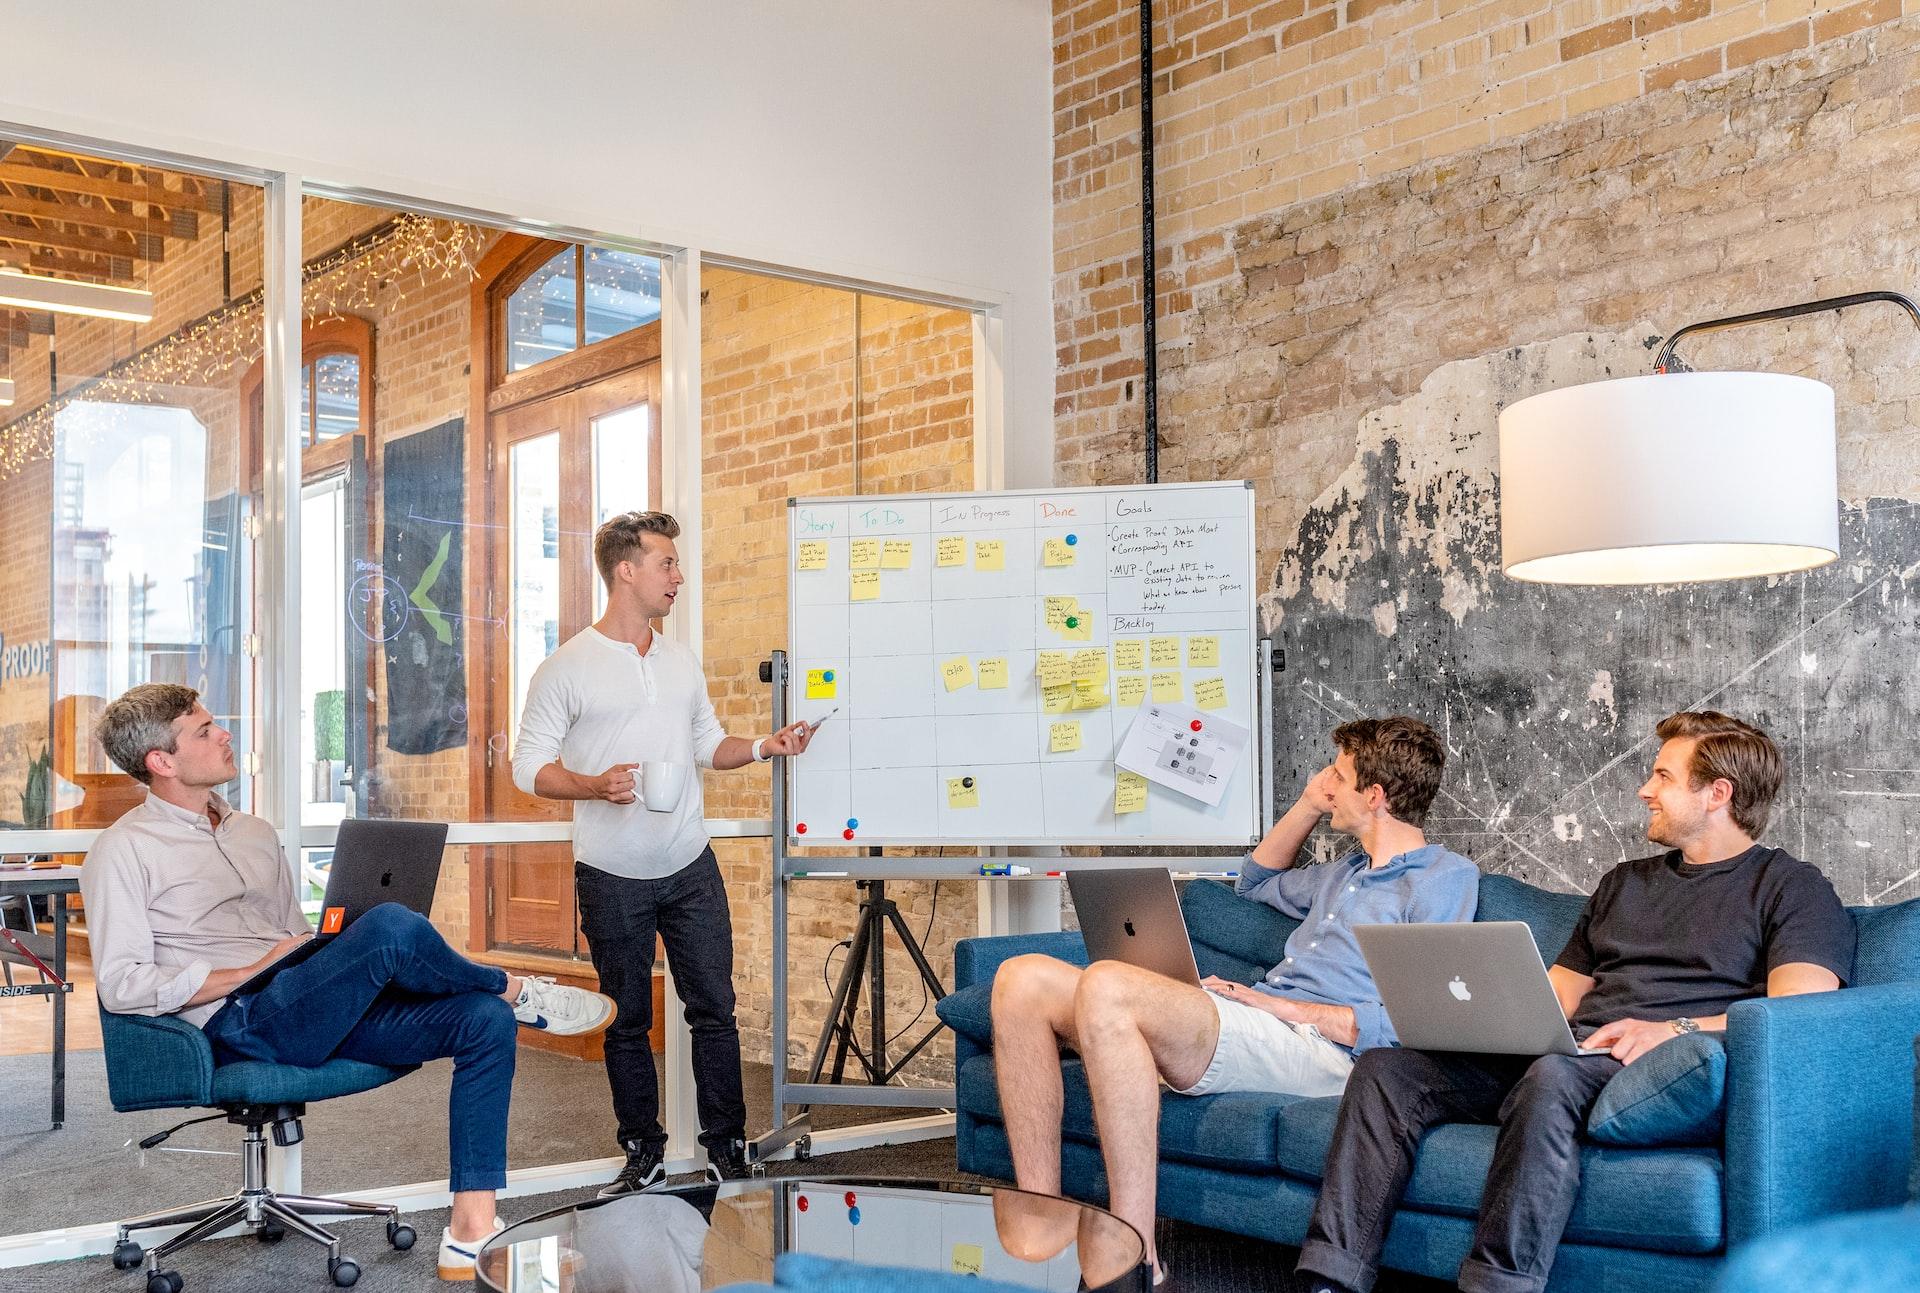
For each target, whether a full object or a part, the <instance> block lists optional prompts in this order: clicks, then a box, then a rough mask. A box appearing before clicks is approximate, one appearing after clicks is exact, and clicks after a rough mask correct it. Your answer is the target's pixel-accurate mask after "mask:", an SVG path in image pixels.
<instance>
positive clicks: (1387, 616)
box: [1373, 602, 1400, 638]
mask: <svg viewBox="0 0 1920 1293" xmlns="http://www.w3.org/2000/svg"><path fill="white" fill-rule="evenodd" d="M1373 627H1374V629H1375V630H1376V631H1378V632H1379V634H1380V636H1381V637H1383V638H1390V637H1392V636H1393V635H1394V633H1395V632H1397V631H1398V630H1399V627H1400V616H1399V615H1398V613H1397V612H1395V610H1394V609H1393V603H1392V602H1381V603H1379V604H1378V605H1376V606H1375V607H1374V608H1373Z"/></svg>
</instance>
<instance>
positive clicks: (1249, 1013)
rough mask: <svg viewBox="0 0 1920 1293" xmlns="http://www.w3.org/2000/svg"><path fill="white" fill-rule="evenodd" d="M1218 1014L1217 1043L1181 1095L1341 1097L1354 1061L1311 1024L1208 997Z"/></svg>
mask: <svg viewBox="0 0 1920 1293" xmlns="http://www.w3.org/2000/svg"><path fill="white" fill-rule="evenodd" d="M1207 996H1208V998H1209V999H1211V1000H1212V1002H1213V1008H1214V1009H1215V1010H1217V1011H1219V1012H1220V1042H1219V1044H1218V1045H1217V1046H1215V1047H1214V1048H1213V1059H1212V1060H1211V1061H1209V1062H1208V1064H1207V1071H1206V1072H1205V1073H1202V1074H1201V1075H1200V1080H1199V1081H1198V1082H1195V1083H1194V1084H1193V1085H1192V1086H1190V1087H1188V1088H1186V1090H1184V1091H1180V1090H1178V1088H1176V1092H1177V1094H1179V1095H1219V1094H1221V1093H1222V1092H1224V1091H1278V1092H1282V1093H1284V1094H1286V1095H1305V1096H1319V1095H1339V1094H1340V1092H1342V1091H1344V1090H1345V1089H1346V1086H1347V1074H1349V1073H1351V1072H1352V1071H1353V1056H1351V1055H1349V1054H1348V1053H1347V1052H1346V1051H1345V1050H1343V1049H1342V1048H1340V1047H1338V1046H1335V1045H1334V1044H1333V1043H1332V1042H1330V1041H1328V1040H1327V1039H1326V1038H1325V1037H1322V1036H1321V1035H1320V1030H1319V1029H1318V1028H1315V1027H1314V1026H1313V1025H1312V1024H1290V1023H1287V1022H1286V1021H1285V1020H1283V1019H1279V1018H1277V1017H1276V1016H1274V1015H1270V1014H1268V1013H1267V1012H1266V1011H1264V1010H1262V1009H1260V1008H1259V1007H1258V1006H1250V1005H1247V1004H1246V1003H1245V1002H1241V1001H1229V1000H1228V999H1227V998H1225V997H1220V996H1215V995H1214V994H1213V993H1211V992H1209V993H1208V994H1207Z"/></svg>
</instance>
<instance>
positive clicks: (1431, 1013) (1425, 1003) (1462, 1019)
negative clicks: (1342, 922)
mask: <svg viewBox="0 0 1920 1293" xmlns="http://www.w3.org/2000/svg"><path fill="white" fill-rule="evenodd" d="M1353 936H1354V937H1355V938H1356V939H1358V940H1359V942H1360V951H1361V952H1362V953H1363V954H1364V955H1365V956H1366V958H1367V968H1368V969H1370V970H1372V971H1373V982H1374V986H1375V987H1377V988H1378V989H1379V990H1380V1001H1381V1003H1382V1004H1384V1005H1385V1006H1386V1008H1387V1018H1388V1019H1389V1020H1391V1021H1392V1023H1393V1031H1394V1032H1395V1033H1396V1034H1398V1035H1399V1038H1400V1044H1401V1045H1402V1046H1406V1047H1410V1048H1412V1049H1414V1050H1422V1051H1472V1052H1475V1053H1477V1054H1485V1055H1605V1054H1606V1053H1607V1051H1606V1049H1605V1048H1601V1049H1598V1050H1595V1049H1586V1048H1582V1047H1581V1046H1580V1045H1579V1044H1578V1043H1577V1042H1575V1041H1574V1039H1573V1030H1572V1029H1571V1028H1569V1027H1568V1026H1567V1017H1566V1016H1565V1015H1563V1014H1561V1013H1560V1001H1559V998H1557V997H1555V996H1554V995H1553V983H1552V981H1551V980H1550V979H1548V978H1547V967H1546V965H1545V964H1543V963H1542V962H1541V960H1540V949H1539V947H1537V946H1536V945H1535V944H1534V941H1533V931H1532V930H1530V929H1528V928H1527V926H1526V923H1525V922H1524V921H1518V920H1491V921H1484V922H1468V923H1460V924H1435V925H1355V926H1354V927H1353Z"/></svg>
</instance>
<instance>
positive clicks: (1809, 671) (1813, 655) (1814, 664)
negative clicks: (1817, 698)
mask: <svg viewBox="0 0 1920 1293" xmlns="http://www.w3.org/2000/svg"><path fill="white" fill-rule="evenodd" d="M1800 672H1801V673H1804V674H1806V675H1807V677H1809V678H1811V677H1813V676H1814V675H1815V674H1817V673H1819V672H1820V653H1819V652H1817V651H1802V652H1801V653H1800Z"/></svg>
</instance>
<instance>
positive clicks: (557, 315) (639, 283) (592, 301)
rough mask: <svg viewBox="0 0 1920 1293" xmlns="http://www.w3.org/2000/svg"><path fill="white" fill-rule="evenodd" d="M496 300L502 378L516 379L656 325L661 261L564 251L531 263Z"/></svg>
mask: <svg viewBox="0 0 1920 1293" xmlns="http://www.w3.org/2000/svg"><path fill="white" fill-rule="evenodd" d="M549 245H551V244H549ZM582 283H585V284H586V291H585V292H584V293H582V291H581V290H580V285H581V284H582ZM498 299H499V309H500V319H499V324H500V327H499V333H500V336H501V337H502V338H503V340H504V341H505V345H506V354H505V360H506V362H505V364H504V365H503V367H502V372H503V373H517V372H521V371H524V370H525V369H528V368H532V367H534V366H535V365H538V364H543V363H546V362H547V361H548V360H550V359H557V358H558V357H560V356H561V355H566V354H571V353H573V352H574V351H576V350H580V349H584V348H585V347H587V346H591V345H592V344H594V343H595V342H596V341H605V340H607V339H608V338H610V337H617V336H620V335H621V334H622V333H626V332H631V331H633V330H634V329H635V328H638V327H641V326H643V325H645V324H648V323H652V322H653V321H654V320H655V319H658V318H659V317H660V261H659V258H658V257H655V256H644V255H641V254H640V253H638V252H631V251H618V250H615V249H613V248H611V247H563V248H561V249H560V250H559V251H557V252H554V253H553V254H552V255H551V256H547V257H545V258H544V259H538V260H535V261H534V262H533V263H532V266H531V268H529V269H527V270H526V271H525V277H524V278H522V279H521V280H520V281H519V283H518V284H517V285H515V286H514V288H513V289H512V290H511V291H509V292H506V293H504V294H503V295H501V296H500V297H499V298H498Z"/></svg>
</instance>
